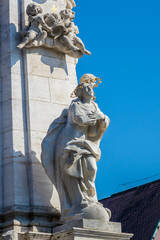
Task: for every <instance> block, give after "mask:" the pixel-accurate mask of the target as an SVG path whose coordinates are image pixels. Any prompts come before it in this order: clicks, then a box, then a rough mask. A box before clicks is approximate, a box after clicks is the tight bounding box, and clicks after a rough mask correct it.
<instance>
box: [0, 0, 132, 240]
mask: <svg viewBox="0 0 160 240" xmlns="http://www.w3.org/2000/svg"><path fill="white" fill-rule="evenodd" d="M75 6H76V5H75V1H74V0H18V1H13V0H1V2H0V13H1V15H0V20H1V21H0V51H1V52H0V90H1V91H0V102H1V104H0V239H3V240H5V239H16V240H18V239H66V240H70V239H128V240H129V239H130V238H131V236H132V235H130V234H123V233H121V226H120V224H119V223H111V222H110V221H109V218H110V211H109V210H108V209H104V208H103V207H102V206H101V205H100V204H98V202H97V198H96V189H95V183H94V181H95V176H96V170H97V168H96V161H97V160H99V158H100V149H99V143H100V140H101V137H102V135H103V133H104V131H105V130H106V128H107V127H108V125H109V118H108V117H107V116H105V115H104V114H103V113H102V112H101V111H100V110H99V108H98V105H97V104H96V103H95V102H94V91H93V88H94V87H95V86H96V81H97V80H98V78H96V77H95V76H93V75H92V74H86V75H84V76H83V77H82V78H81V80H80V84H79V85H78V86H77V77H76V70H75V67H76V64H77V59H78V58H80V57H82V56H83V54H86V55H90V54H91V53H90V51H88V50H86V48H85V46H84V43H83V41H82V40H81V39H80V38H79V37H78V36H77V34H78V33H79V30H78V27H77V26H75V24H74V22H73V20H74V17H75V13H74V12H73V11H72V8H73V7H75ZM71 93H72V94H71ZM70 94H71V97H74V96H75V97H76V99H75V100H73V101H72V102H71V100H72V99H71V98H70ZM69 106H70V107H69ZM68 107H69V108H68ZM51 122H53V123H52V124H51ZM50 124H51V125H50ZM49 125H50V128H49V130H48V126H49ZM47 130H48V132H47ZM46 133H47V135H46ZM62 133H63V135H62ZM69 133H71V136H69ZM63 136H64V138H63ZM61 139H63V141H62V140H61ZM42 142H43V143H42ZM58 143H59V144H58ZM41 144H42V153H41ZM52 150H53V151H52ZM54 154H56V157H55V158H54V157H53V156H55V155H54ZM41 157H42V162H41ZM53 159H54V161H52V160H53ZM59 159H60V160H62V161H59ZM42 164H43V165H42ZM57 191H58V192H57Z"/></svg>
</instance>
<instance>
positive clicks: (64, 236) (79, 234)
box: [2, 228, 133, 240]
mask: <svg viewBox="0 0 160 240" xmlns="http://www.w3.org/2000/svg"><path fill="white" fill-rule="evenodd" d="M7 236H10V237H11V238H9V240H10V239H11V240H12V239H13V240H26V239H27V240H93V239H95V240H99V239H102V240H130V239H131V238H132V236H133V234H127V233H116V232H114V233H111V232H106V231H96V230H87V229H80V228H73V229H70V230H69V231H62V232H59V233H57V234H47V233H45V234H44V233H36V232H27V233H17V232H15V233H14V232H8V233H5V234H4V235H2V240H8V238H7V239H6V238H5V237H7ZM12 236H14V238H12Z"/></svg>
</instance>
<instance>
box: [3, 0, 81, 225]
mask: <svg viewBox="0 0 160 240" xmlns="http://www.w3.org/2000/svg"><path fill="white" fill-rule="evenodd" d="M36 2H38V0H37V1H36ZM40 2H42V1H41V0H40ZM64 2H65V1H64V0H58V1H53V0H47V1H46V2H45V3H44V4H42V8H43V9H44V13H45V12H51V7H52V5H53V4H55V5H56V6H57V7H58V9H59V10H61V9H63V8H64V6H65V3H64ZM28 3H31V0H20V1H13V0H1V2H0V13H1V14H0V15H1V16H0V20H1V21H0V24H1V25H0V31H1V32H0V33H1V36H0V49H1V55H0V79H1V88H2V94H1V107H0V115H1V116H2V121H1V120H0V130H1V131H0V132H1V135H0V145H1V148H2V150H1V149H0V154H1V155H0V209H1V208H2V207H3V210H4V213H5V212H8V211H12V212H13V211H22V212H23V211H25V212H29V211H32V212H34V211H36V212H38V211H41V212H42V213H44V214H46V212H47V211H48V213H49V212H50V211H51V212H53V210H54V208H57V209H59V200H58V196H57V193H56V191H55V189H54V187H53V185H52V184H51V182H50V180H49V179H48V177H47V175H46V174H45V172H44V169H43V167H42V165H41V160H40V154H41V142H42V139H43V138H44V136H45V134H46V131H47V129H48V128H49V125H50V124H51V122H52V121H53V120H54V119H55V118H56V117H58V116H59V115H60V113H61V111H62V109H64V108H65V107H67V106H68V105H69V103H70V101H71V99H70V94H71V92H72V91H73V89H74V88H75V86H76V84H77V78H76V70H75V67H76V60H75V59H73V58H71V57H68V56H65V55H64V54H60V53H57V52H55V51H54V50H48V49H44V48H37V49H36V48H35V49H27V50H22V51H20V50H19V49H18V48H17V45H18V44H19V43H20V35H19V31H20V30H21V29H22V28H23V27H24V25H25V24H26V19H27V18H26V14H25V9H26V6H27V5H28ZM4 12H5V14H3V13H4ZM2 189H3V191H2ZM2 202H3V203H4V205H3V204H2ZM53 207H54V208H53ZM46 209H47V210H46ZM0 214H1V213H0ZM0 218H1V217H0ZM0 221H1V219H0ZM20 222H21V220H20Z"/></svg>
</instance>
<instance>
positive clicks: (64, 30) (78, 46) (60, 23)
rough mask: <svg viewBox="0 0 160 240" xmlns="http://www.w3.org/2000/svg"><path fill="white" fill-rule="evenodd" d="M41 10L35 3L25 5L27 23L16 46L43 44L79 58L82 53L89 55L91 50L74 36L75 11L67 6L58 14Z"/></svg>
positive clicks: (76, 30) (75, 31)
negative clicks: (21, 39)
mask: <svg viewBox="0 0 160 240" xmlns="http://www.w3.org/2000/svg"><path fill="white" fill-rule="evenodd" d="M71 2H72V3H74V1H67V3H68V4H69V3H71ZM67 6H68V5H67ZM55 9H56V7H55V6H54V10H55ZM56 10H57V9H56ZM42 12H43V11H42V8H41V6H40V5H38V4H36V3H31V4H29V5H28V6H27V10H26V13H27V15H28V22H29V24H28V26H27V27H26V28H25V29H24V30H23V31H22V37H24V38H23V41H22V42H21V43H20V44H19V45H18V46H17V47H18V48H20V49H22V48H23V47H27V48H30V47H39V46H44V47H46V48H50V49H55V50H56V51H59V52H62V53H64V54H68V55H69V56H71V57H73V58H80V57H82V56H83V54H86V55H91V52H90V51H88V50H86V49H85V46H84V44H83V42H82V40H81V39H80V38H79V37H77V36H76V34H78V33H79V30H78V27H77V26H75V24H74V23H73V20H74V17H75V12H73V11H72V10H71V9H70V8H69V7H68V9H64V10H62V11H60V13H59V14H56V13H55V12H54V13H52V14H49V13H46V14H42Z"/></svg>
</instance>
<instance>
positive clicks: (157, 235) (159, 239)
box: [154, 228, 160, 240]
mask: <svg viewBox="0 0 160 240" xmlns="http://www.w3.org/2000/svg"><path fill="white" fill-rule="evenodd" d="M154 240H160V228H159V229H158V231H157V233H156V236H155V238H154Z"/></svg>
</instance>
